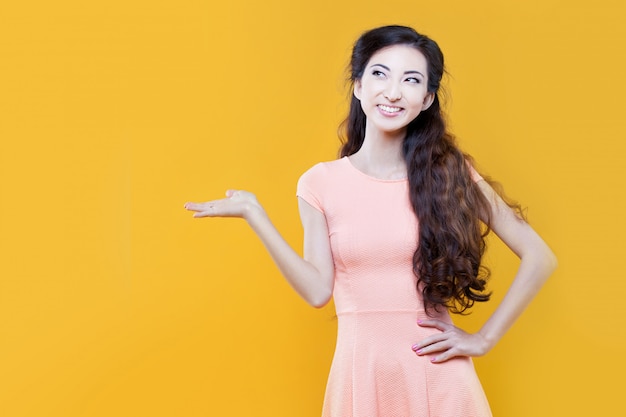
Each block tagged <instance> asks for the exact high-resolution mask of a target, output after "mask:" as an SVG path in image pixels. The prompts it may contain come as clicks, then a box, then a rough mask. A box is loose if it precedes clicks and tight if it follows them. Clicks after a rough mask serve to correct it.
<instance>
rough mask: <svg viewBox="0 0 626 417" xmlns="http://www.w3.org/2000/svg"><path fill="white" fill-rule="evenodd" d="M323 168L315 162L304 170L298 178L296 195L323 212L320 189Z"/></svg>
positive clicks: (322, 186) (322, 182)
mask: <svg viewBox="0 0 626 417" xmlns="http://www.w3.org/2000/svg"><path fill="white" fill-rule="evenodd" d="M324 173H325V169H324V166H323V165H322V164H317V165H315V166H313V167H312V168H311V169H309V170H308V171H306V172H305V173H304V174H302V176H301V177H300V179H299V180H298V186H297V188H296V196H298V197H300V198H302V199H303V200H304V201H306V202H307V203H309V204H310V205H311V206H313V207H314V208H315V209H317V210H319V211H321V212H322V213H324V206H323V197H322V190H323V189H324V181H325V177H326V176H325V175H324Z"/></svg>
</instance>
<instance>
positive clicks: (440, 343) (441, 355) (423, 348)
mask: <svg viewBox="0 0 626 417" xmlns="http://www.w3.org/2000/svg"><path fill="white" fill-rule="evenodd" d="M417 324H418V325H420V326H422V327H434V328H436V329H439V330H441V333H438V334H434V335H432V336H429V337H427V338H425V339H423V340H421V341H419V342H418V343H416V344H414V345H413V351H414V352H415V353H416V354H417V355H419V356H423V355H433V356H432V359H431V360H430V361H431V362H433V363H440V362H445V361H447V360H449V359H452V358H454V357H457V356H482V355H484V354H485V353H487V352H488V351H489V349H490V346H489V342H488V341H487V340H486V339H485V338H484V337H483V336H482V335H481V334H480V333H474V334H472V333H467V332H465V331H463V330H461V329H459V328H458V327H456V326H455V325H453V324H450V323H446V322H443V321H441V320H435V319H430V320H420V321H418V322H417Z"/></svg>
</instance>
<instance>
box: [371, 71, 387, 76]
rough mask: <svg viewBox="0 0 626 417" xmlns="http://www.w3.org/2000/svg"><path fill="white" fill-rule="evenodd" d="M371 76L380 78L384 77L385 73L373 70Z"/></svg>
mask: <svg viewBox="0 0 626 417" xmlns="http://www.w3.org/2000/svg"><path fill="white" fill-rule="evenodd" d="M372 75H373V76H374V77H382V76H384V75H385V73H384V72H382V71H378V70H374V71H372Z"/></svg>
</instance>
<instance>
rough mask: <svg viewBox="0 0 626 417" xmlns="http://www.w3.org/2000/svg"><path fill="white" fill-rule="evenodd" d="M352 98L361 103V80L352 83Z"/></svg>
mask: <svg viewBox="0 0 626 417" xmlns="http://www.w3.org/2000/svg"><path fill="white" fill-rule="evenodd" d="M353 92H354V97H356V99H357V100H359V101H361V80H356V81H355V82H354V91H353Z"/></svg>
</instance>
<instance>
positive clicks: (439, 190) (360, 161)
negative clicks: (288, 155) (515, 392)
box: [185, 26, 556, 417]
mask: <svg viewBox="0 0 626 417" xmlns="http://www.w3.org/2000/svg"><path fill="white" fill-rule="evenodd" d="M443 72H444V65H443V55H442V53H441V51H440V50H439V47H438V45H437V44H436V43H435V42H434V41H432V40H431V39H429V38H428V37H426V36H424V35H421V34H419V33H417V32H416V31H415V30H413V29H411V28H408V27H403V26H385V27H381V28H377V29H373V30H371V31H369V32H366V33H364V34H363V35H362V36H361V37H360V38H359V40H358V41H357V42H356V44H355V46H354V49H353V54H352V60H351V81H352V88H353V92H354V94H353V97H352V101H351V106H350V112H349V115H348V118H347V119H346V122H345V124H344V126H345V130H346V141H345V143H344V145H343V147H342V148H341V156H342V158H341V159H338V160H335V161H330V162H324V163H320V164H317V165H315V166H314V167H312V168H311V169H309V170H308V171H307V172H305V173H304V174H303V175H302V177H301V178H300V181H299V182H298V190H297V195H298V197H299V207H300V217H301V219H302V224H303V226H304V256H303V257H301V256H299V255H298V254H297V253H296V252H295V251H294V250H293V249H292V248H291V247H290V246H289V245H288V244H287V243H286V241H285V240H284V239H283V238H282V236H281V235H280V233H279V232H278V231H277V230H276V228H275V227H274V226H273V225H272V223H271V221H270V220H269V218H268V216H267V214H266V213H265V210H264V209H263V207H262V206H261V204H260V203H259V202H258V200H257V199H256V197H255V196H254V194H252V193H250V192H247V191H237V190H229V191H228V192H227V195H226V198H224V199H221V200H215V201H209V202H205V203H187V204H186V205H185V207H186V208H187V209H188V210H191V211H194V212H195V214H194V216H195V217H242V218H244V219H245V220H247V222H248V223H249V225H250V226H251V227H252V229H253V230H254V231H255V232H256V233H257V234H258V236H259V237H260V239H261V240H262V241H263V243H264V244H265V246H266V248H267V249H268V251H269V253H270V255H271V256H272V258H273V259H274V261H275V262H276V264H277V265H278V267H279V269H280V270H281V272H282V274H283V275H284V276H285V278H286V279H287V281H288V282H289V283H290V284H291V285H292V286H293V288H294V289H295V290H296V291H297V292H298V293H299V294H300V295H301V296H302V297H303V298H304V299H305V300H306V301H307V302H308V303H310V304H311V305H312V306H315V307H321V306H323V305H325V304H326V303H328V301H329V300H330V299H331V297H334V301H335V307H336V310H337V317H338V338H337V345H336V350H335V357H334V360H333V363H332V367H331V371H330V376H329V379H328V385H327V389H326V397H325V402H324V406H323V415H324V416H326V417H350V416H353V417H375V416H381V417H386V416H424V415H437V416H441V417H458V416H473V417H483V416H490V415H491V411H490V408H489V404H488V402H487V400H486V397H485V395H484V393H483V390H482V387H481V384H480V382H479V380H478V378H477V376H476V373H475V371H474V368H473V364H472V361H471V357H472V356H480V355H483V354H485V353H487V352H488V351H489V350H490V349H491V348H492V347H493V346H494V345H495V344H496V343H497V341H498V340H499V339H500V338H501V337H502V335H503V334H504V333H505V332H506V330H507V329H508V328H509V327H510V326H511V325H512V324H513V322H514V321H515V319H516V318H517V317H518V316H519V315H520V314H521V313H522V311H523V310H524V308H525V307H526V306H527V305H528V303H529V302H530V301H531V299H532V298H533V297H534V295H535V294H536V293H537V291H538V290H539V288H540V287H541V285H542V284H543V282H544V281H545V280H546V279H547V277H548V276H549V275H550V273H551V272H552V270H553V269H554V267H555V265H556V261H555V258H554V255H553V254H552V251H551V250H550V249H549V248H548V246H547V245H546V244H545V243H544V241H543V240H542V239H541V238H540V237H539V236H538V235H537V234H536V233H535V232H534V230H533V229H532V228H531V227H530V226H529V225H528V224H527V223H526V222H525V221H524V219H523V218H522V216H521V215H520V214H519V212H518V211H516V210H515V208H514V207H511V206H510V205H508V204H506V203H505V202H504V201H503V200H502V199H501V198H500V197H499V196H498V195H497V194H496V193H495V192H494V190H493V188H492V187H491V186H490V185H489V183H488V182H487V181H485V180H484V179H483V178H482V177H481V176H480V175H479V174H478V173H477V172H476V171H475V170H474V168H473V167H472V165H471V163H470V161H471V160H470V158H469V157H467V156H466V155H464V154H463V153H462V152H461V151H460V150H459V149H458V147H457V146H456V144H455V142H454V140H453V138H452V136H451V135H450V134H449V133H447V131H446V126H445V124H444V120H443V117H442V114H441V108H440V105H439V98H438V91H439V86H440V81H441V77H442V75H443ZM485 226H486V227H485ZM485 230H487V231H488V230H493V231H494V232H495V233H496V234H497V235H498V236H499V237H500V238H501V239H502V240H503V241H504V242H505V243H506V244H507V246H508V247H510V248H511V249H512V250H513V251H514V253H515V254H516V255H518V256H519V257H520V258H521V264H520V267H519V270H518V273H517V275H516V277H515V280H514V282H513V284H512V286H511V291H509V293H508V295H507V296H506V297H505V298H504V299H503V301H502V303H501V305H500V306H499V308H498V309H497V310H496V311H495V313H494V314H493V315H492V316H491V317H490V318H489V320H488V321H487V322H486V323H485V324H484V325H483V327H482V328H481V329H480V331H478V332H477V333H474V334H470V333H467V332H465V331H463V330H461V329H460V328H457V327H456V326H454V325H453V323H452V321H451V319H450V314H449V312H462V311H465V310H467V309H468V308H470V307H471V306H472V305H473V304H474V303H475V302H476V301H487V300H488V299H489V294H488V293H486V279H487V277H488V275H489V274H488V271H487V270H486V269H485V268H484V267H483V266H482V264H481V260H482V255H483V253H484V250H485V236H486V233H485Z"/></svg>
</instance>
